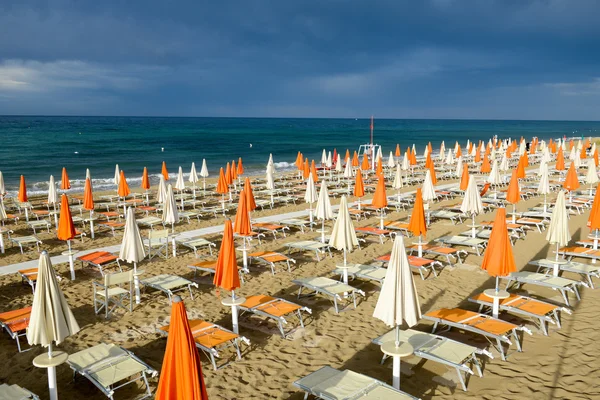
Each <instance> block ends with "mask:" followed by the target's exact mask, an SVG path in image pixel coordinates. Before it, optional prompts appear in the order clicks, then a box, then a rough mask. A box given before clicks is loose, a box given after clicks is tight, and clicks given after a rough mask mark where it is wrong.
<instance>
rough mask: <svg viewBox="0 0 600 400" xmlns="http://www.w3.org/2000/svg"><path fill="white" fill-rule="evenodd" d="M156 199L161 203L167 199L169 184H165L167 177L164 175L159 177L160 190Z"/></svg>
mask: <svg viewBox="0 0 600 400" xmlns="http://www.w3.org/2000/svg"><path fill="white" fill-rule="evenodd" d="M156 201H157V202H158V203H160V204H165V201H167V185H166V184H165V177H164V176H162V175H160V176H159V177H158V191H157V192H156Z"/></svg>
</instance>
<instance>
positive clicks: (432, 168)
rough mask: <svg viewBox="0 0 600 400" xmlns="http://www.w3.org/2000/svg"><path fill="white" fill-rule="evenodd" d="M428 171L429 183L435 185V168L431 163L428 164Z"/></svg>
mask: <svg viewBox="0 0 600 400" xmlns="http://www.w3.org/2000/svg"><path fill="white" fill-rule="evenodd" d="M429 173H430V175H431V183H433V185H434V186H435V185H437V177H436V176H435V168H434V167H433V163H431V164H429Z"/></svg>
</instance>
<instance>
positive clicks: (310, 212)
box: [308, 203, 313, 225]
mask: <svg viewBox="0 0 600 400" xmlns="http://www.w3.org/2000/svg"><path fill="white" fill-rule="evenodd" d="M308 218H309V221H310V224H311V225H312V223H313V212H312V203H308Z"/></svg>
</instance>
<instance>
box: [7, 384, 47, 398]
mask: <svg viewBox="0 0 600 400" xmlns="http://www.w3.org/2000/svg"><path fill="white" fill-rule="evenodd" d="M0 399H2V400H27V399H32V400H39V399H40V398H39V397H38V396H37V395H36V394H33V393H32V392H30V391H29V390H27V389H24V388H22V387H21V386H19V385H16V384H15V385H9V384H7V383H3V384H1V385H0Z"/></svg>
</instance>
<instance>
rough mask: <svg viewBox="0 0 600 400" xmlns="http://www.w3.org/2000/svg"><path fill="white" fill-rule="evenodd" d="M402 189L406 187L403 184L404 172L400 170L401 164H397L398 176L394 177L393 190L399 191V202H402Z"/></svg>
mask: <svg viewBox="0 0 600 400" xmlns="http://www.w3.org/2000/svg"><path fill="white" fill-rule="evenodd" d="M402 187H404V183H403V182H402V171H401V170H400V164H396V174H395V175H394V182H393V183H392V188H394V189H396V190H397V191H398V202H400V189H402Z"/></svg>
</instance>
